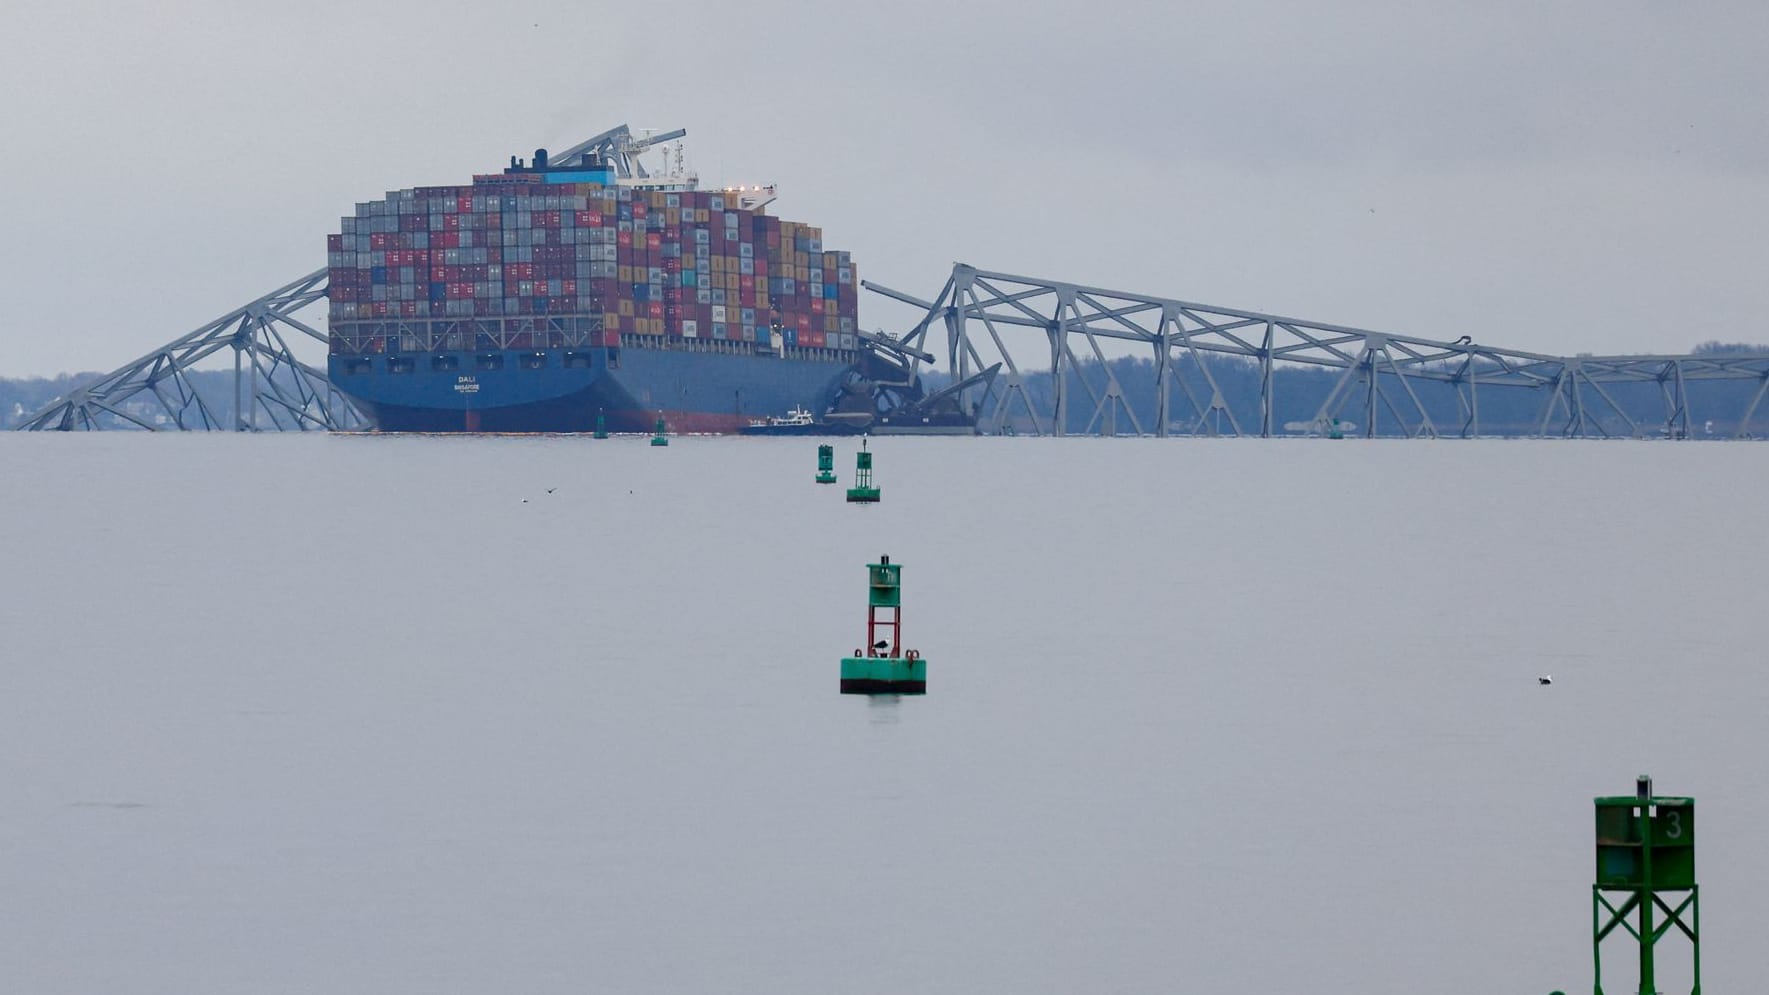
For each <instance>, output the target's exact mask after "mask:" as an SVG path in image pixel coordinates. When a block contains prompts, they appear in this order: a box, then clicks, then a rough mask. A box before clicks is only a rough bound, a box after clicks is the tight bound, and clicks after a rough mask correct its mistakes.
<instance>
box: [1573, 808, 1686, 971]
mask: <svg viewBox="0 0 1769 995" xmlns="http://www.w3.org/2000/svg"><path fill="white" fill-rule="evenodd" d="M1595 801H1596V803H1597V874H1596V883H1594V884H1592V885H1591V963H1592V971H1593V975H1594V976H1593V978H1592V983H1591V987H1592V991H1593V992H1595V995H1603V940H1604V938H1605V937H1607V936H1610V935H1611V934H1614V933H1620V934H1622V935H1624V936H1631V937H1633V938H1634V941H1635V943H1636V944H1637V945H1638V947H1639V956H1640V987H1639V991H1641V992H1651V993H1656V992H1657V991H1658V983H1657V980H1656V979H1655V978H1654V976H1653V975H1654V971H1653V969H1654V966H1655V965H1654V962H1653V955H1654V953H1655V952H1656V949H1655V948H1656V947H1657V946H1658V941H1659V940H1661V939H1663V938H1665V937H1667V936H1674V935H1677V934H1682V935H1683V936H1685V937H1687V938H1688V939H1689V948H1690V965H1691V969H1692V973H1693V975H1694V977H1693V987H1692V988H1691V989H1690V992H1691V995H1701V932H1700V928H1701V903H1700V894H1701V892H1700V889H1699V888H1698V887H1697V886H1696V883H1695V799H1693V798H1668V797H1663V796H1659V795H1654V794H1653V793H1652V778H1650V777H1647V776H1646V775H1644V774H1642V775H1640V776H1639V777H1638V778H1636V779H1635V781H1634V793H1633V794H1632V795H1617V796H1614V797H1609V798H1598V799H1595ZM1654 913H1658V914H1660V915H1662V917H1663V918H1662V919H1660V921H1659V922H1658V923H1657V924H1656V925H1654V923H1653V917H1654ZM1630 919H1633V920H1635V921H1634V922H1630V921H1629V920H1630Z"/></svg>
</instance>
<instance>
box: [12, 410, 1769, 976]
mask: <svg viewBox="0 0 1769 995" xmlns="http://www.w3.org/2000/svg"><path fill="white" fill-rule="evenodd" d="M874 448H875V451H876V452H877V454H878V466H879V473H878V477H879V482H880V483H881V484H882V486H883V488H884V498H885V499H884V503H883V504H882V505H880V506H878V507H873V508H862V507H850V506H847V505H845V504H844V503H843V502H842V500H841V495H840V491H839V490H838V489H836V488H827V487H825V488H819V487H817V486H815V485H814V484H812V483H811V476H812V473H813V471H814V463H815V455H814V451H815V444H814V442H807V441H799V440H768V441H761V440H737V439H678V440H677V441H676V442H675V444H674V445H672V446H671V447H670V448H668V449H667V450H654V449H652V448H650V447H648V446H646V445H645V444H644V441H643V440H630V439H618V440H610V441H606V442H595V441H592V440H589V439H581V438H560V439H533V440H528V439H510V438H487V439H441V438H412V439H400V438H327V437H311V436H308V437H294V436H264V437H256V438H251V437H247V438H240V437H230V436H219V437H196V436H191V437H144V436H140V435H94V436H74V437H54V436H21V435H4V434H0V460H4V465H5V466H6V467H7V469H8V473H7V475H6V483H5V485H4V491H3V492H0V493H3V494H4V497H3V505H0V509H3V512H4V513H3V514H0V551H3V553H4V561H3V563H0V577H3V579H0V640H3V643H0V645H3V646H4V661H3V666H0V784H3V785H4V791H0V896H3V897H0V979H3V981H0V983H3V985H4V988H5V990H7V991H13V992H32V993H61V992H68V993H76V992H77V993H91V992H105V993H179V995H189V993H240V992H254V993H256V992H315V993H320V992H323V993H355V992H361V993H370V992H373V993H430V992H475V993H478V992H501V991H509V992H535V993H553V992H560V993H563V992H574V993H576V992H591V991H610V992H773V993H804V995H811V993H830V992H855V993H871V992H892V993H901V992H1016V993H1018V992H1082V991H1099V992H1169V991H1180V990H1186V991H1215V992H1286V991H1302V990H1307V991H1311V992H1323V993H1358V995H1368V993H1381V992H1395V993H1401V992H1408V993H1410V992H1418V991H1431V992H1494V991H1513V992H1542V993H1545V992H1547V991H1549V990H1550V989H1552V988H1564V989H1566V990H1568V991H1574V990H1578V989H1581V988H1585V987H1586V986H1588V985H1589V983H1590V953H1589V930H1590V897H1589V895H1590V892H1589V886H1590V881H1591V865H1592V858H1591V801H1590V800H1591V797H1592V796H1593V795H1597V794H1626V793H1629V792H1631V791H1632V787H1633V778H1634V775H1635V774H1636V773H1639V772H1642V771H1648V772H1651V773H1652V774H1654V775H1655V777H1656V778H1657V787H1658V788H1659V790H1660V792H1661V793H1667V794H1690V795H1694V796H1695V797H1696V798H1697V800H1698V811H1699V812H1700V814H1701V835H1700V840H1701V843H1700V846H1699V856H1698V868H1699V870H1700V875H1701V880H1702V882H1703V886H1704V888H1703V898H1704V900H1705V903H1706V907H1705V908H1704V910H1703V912H1704V915H1703V917H1702V920H1703V925H1704V926H1705V927H1706V930H1705V934H1704V939H1705V941H1706V942H1705V946H1706V950H1705V953H1706V962H1705V964H1704V973H1705V974H1706V976H1707V977H1706V981H1707V987H1708V988H1709V990H1712V991H1726V990H1735V991H1736V990H1741V989H1743V988H1745V987H1747V986H1748V985H1750V984H1752V983H1754V982H1756V981H1757V980H1758V979H1759V978H1760V977H1761V973H1760V971H1759V970H1756V969H1753V968H1751V967H1750V965H1751V964H1753V963H1758V962H1759V960H1760V954H1759V951H1758V950H1756V949H1753V948H1752V945H1753V944H1754V942H1755V940H1754V937H1755V935H1756V933H1757V930H1758V929H1759V928H1760V926H1761V923H1763V922H1764V921H1769V888H1766V887H1764V885H1765V884H1766V883H1769V882H1766V881H1765V871H1766V869H1769V868H1766V865H1765V860H1764V859H1763V857H1762V856H1761V855H1760V843H1759V838H1758V827H1760V826H1762V825H1763V824H1764V823H1765V822H1766V821H1769V792H1766V791H1765V783H1764V782H1765V779H1764V777H1763V775H1762V769H1761V768H1762V758H1763V757H1764V755H1765V750H1766V748H1769V731H1766V723H1765V722H1764V716H1765V714H1766V711H1769V708H1766V706H1769V678H1766V677H1765V674H1764V667H1763V662H1764V659H1763V656H1764V654H1763V647H1764V641H1763V638H1762V635H1761V633H1762V631H1763V629H1762V625H1763V604H1764V594H1765V590H1764V588H1765V584H1764V577H1765V570H1766V569H1769V567H1766V564H1769V528H1765V525H1764V522H1763V513H1762V507H1763V505H1762V500H1763V495H1764V494H1765V493H1769V448H1766V447H1763V446H1760V445H1743V444H1682V445H1680V444H1667V443H1576V444H1563V443H1530V442H1490V443H1486V442H1483V443H1455V442H1444V443H1403V442H1376V443H1365V442H1356V441H1345V442H1340V443H1327V442H1324V441H1319V440H1314V441H1273V442H1268V443H1261V442H1254V441H1239V442H1236V441H1225V442H1204V441H1188V440H1167V441H1161V440H1084V439H1077V440H1037V439H998V440H943V439H927V440H902V439H885V440H875V446H874ZM838 451H839V460H840V462H839V465H840V467H841V468H842V471H843V478H844V481H845V480H846V479H847V477H848V476H849V475H850V472H851V466H852V454H851V453H852V447H851V446H850V445H846V444H844V445H842V446H841V447H840V449H839V450H838ZM844 486H845V484H844ZM549 487H551V488H556V491H555V492H554V493H552V494H548V493H546V489H547V488H549ZM524 498H526V499H527V500H528V503H526V504H524V503H522V502H523V499H524ZM880 553H889V554H890V555H891V557H892V559H893V560H896V561H899V562H901V563H903V564H905V569H904V585H905V592H906V604H907V607H906V609H905V613H904V617H905V628H906V632H907V635H908V637H909V639H908V642H909V644H910V645H913V646H916V647H918V648H920V650H921V651H922V653H923V654H924V655H925V656H927V657H928V658H929V659H930V661H931V664H930V693H929V694H928V696H927V697H925V698H906V699H900V700H898V699H877V700H868V699H865V698H860V697H844V696H840V695H838V694H837V693H836V680H837V665H838V659H839V658H840V657H841V656H842V655H843V654H844V653H846V652H848V651H850V650H851V649H852V648H853V647H854V646H855V645H857V644H858V643H859V642H860V640H861V636H862V634H863V622H864V584H865V573H864V570H863V565H864V564H865V563H866V562H868V561H869V560H872V559H874V558H876V556H877V555H878V554H880ZM1544 672H1548V673H1552V674H1553V675H1554V678H1555V684H1554V686H1552V687H1550V688H1542V687H1538V686H1537V684H1536V680H1535V677H1536V675H1537V674H1539V673H1544ZM1610 957H1611V958H1612V960H1611V965H1610V966H1611V971H1612V974H1611V978H1610V980H1612V981H1613V982H1614V983H1615V984H1614V990H1632V988H1631V985H1630V984H1628V983H1627V982H1628V981H1630V980H1631V979H1632V970H1631V968H1630V966H1629V965H1630V962H1631V961H1630V956H1629V953H1628V951H1626V950H1624V949H1623V948H1620V947H1615V948H1612V949H1611V950H1610ZM1664 959H1665V960H1668V961H1670V962H1671V964H1672V966H1673V967H1674V965H1675V964H1676V963H1677V962H1676V959H1675V958H1671V957H1665V958H1664ZM1672 969H1673V968H1672V967H1668V968H1666V971H1665V975H1661V981H1663V982H1665V983H1664V984H1663V985H1662V987H1664V988H1665V989H1666V990H1674V989H1677V988H1684V989H1685V990H1686V985H1683V984H1681V983H1680V982H1681V979H1680V978H1678V977H1677V976H1676V975H1675V974H1673V973H1671V971H1672ZM1672 982H1677V983H1672Z"/></svg>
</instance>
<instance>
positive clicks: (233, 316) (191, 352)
mask: <svg viewBox="0 0 1769 995" xmlns="http://www.w3.org/2000/svg"><path fill="white" fill-rule="evenodd" d="M325 299H326V271H325V270H323V269H322V270H318V271H316V272H313V273H309V274H307V275H306V276H304V277H302V278H300V279H299V280H296V281H294V282H292V283H289V284H285V285H284V286H282V287H278V288H277V289H276V290H273V291H271V292H270V293H268V294H265V295H264V296H263V297H260V298H258V299H257V300H255V301H252V302H250V303H248V304H245V305H242V306H240V307H237V308H234V309H233V310H231V311H229V312H227V313H226V314H224V315H222V316H221V317H219V318H216V319H215V320H214V321H211V322H208V323H207V324H204V325H201V326H199V327H198V328H196V329H194V330H192V331H190V332H187V333H186V334H184V335H181V336H179V337H178V338H176V339H173V340H172V341H171V342H168V343H167V344H165V345H163V346H161V347H159V348H158V349H155V350H153V351H152V352H150V353H147V354H146V355H144V356H141V357H138V358H137V359H135V360H134V361H133V362H130V363H126V364H124V365H123V366H120V367H118V368H117V369H115V370H112V371H111V372H109V373H106V374H104V375H103V376H100V377H97V378H95V379H93V380H91V381H88V382H86V383H84V384H82V385H80V387H78V388H77V389H75V390H73V391H70V392H69V393H68V394H66V395H64V396H62V397H58V398H56V399H55V400H54V401H52V402H50V403H49V404H48V405H47V406H45V407H44V408H42V409H41V410H39V411H37V412H36V413H34V414H32V415H30V416H29V417H27V418H26V419H25V420H24V421H22V422H20V423H19V424H18V426H17V428H18V429H20V430H22V431H46V430H54V431H64V432H66V431H76V430H82V431H93V430H97V429H101V428H107V427H113V426H114V427H119V428H138V429H147V430H149V431H160V430H172V431H216V430H231V431H241V432H249V431H259V430H276V431H316V430H317V431H326V430H337V429H359V428H366V427H367V426H368V421H367V419H365V418H364V417H363V416H362V414H361V413H360V412H358V411H357V410H356V409H355V408H354V407H352V406H351V405H350V402H349V401H348V400H347V399H346V398H345V397H344V396H343V395H342V394H340V393H338V392H337V391H336V390H333V389H332V385H331V382H330V381H329V380H328V379H327V377H326V372H325V371H324V370H322V369H319V368H317V367H314V366H310V365H308V364H307V363H305V362H303V361H302V360H301V359H300V358H298V357H297V356H296V355H295V351H294V350H293V349H291V348H290V345H289V343H290V339H291V338H293V337H296V336H305V337H307V338H309V339H314V340H318V341H319V342H320V343H322V344H323V343H324V342H325V341H326V334H325V333H324V332H322V331H319V330H318V329H316V328H314V327H313V326H312V325H309V324H308V323H306V322H304V321H302V320H301V319H300V318H298V317H296V313H297V312H299V311H301V310H302V309H304V308H307V307H309V306H311V305H313V304H315V303H316V302H319V301H323V300H325ZM285 333H287V334H285ZM295 340H296V341H299V338H296V339H295ZM322 348H323V345H322ZM228 349H231V350H233V378H232V384H233V398H232V401H233V404H232V407H231V408H230V409H227V412H226V413H225V414H224V413H223V410H222V407H221V405H220V403H219V400H218V399H216V398H214V397H213V391H211V396H210V397H208V398H205V397H204V396H203V394H202V392H201V391H199V390H198V389H197V385H196V383H195V382H194V381H193V380H192V379H191V374H192V373H193V372H195V367H196V365H197V364H198V363H201V362H203V361H204V360H206V359H209V358H210V357H212V356H214V355H215V354H216V353H222V352H223V350H228ZM224 355H225V354H224Z"/></svg>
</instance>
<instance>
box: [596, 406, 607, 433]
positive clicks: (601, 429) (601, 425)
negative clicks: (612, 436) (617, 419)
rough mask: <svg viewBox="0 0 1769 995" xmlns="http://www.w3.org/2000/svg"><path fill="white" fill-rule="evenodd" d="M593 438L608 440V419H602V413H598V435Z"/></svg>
mask: <svg viewBox="0 0 1769 995" xmlns="http://www.w3.org/2000/svg"><path fill="white" fill-rule="evenodd" d="M593 438H597V439H606V438H608V419H606V418H604V417H602V412H600V411H598V412H596V434H595V435H594V436H593Z"/></svg>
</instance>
